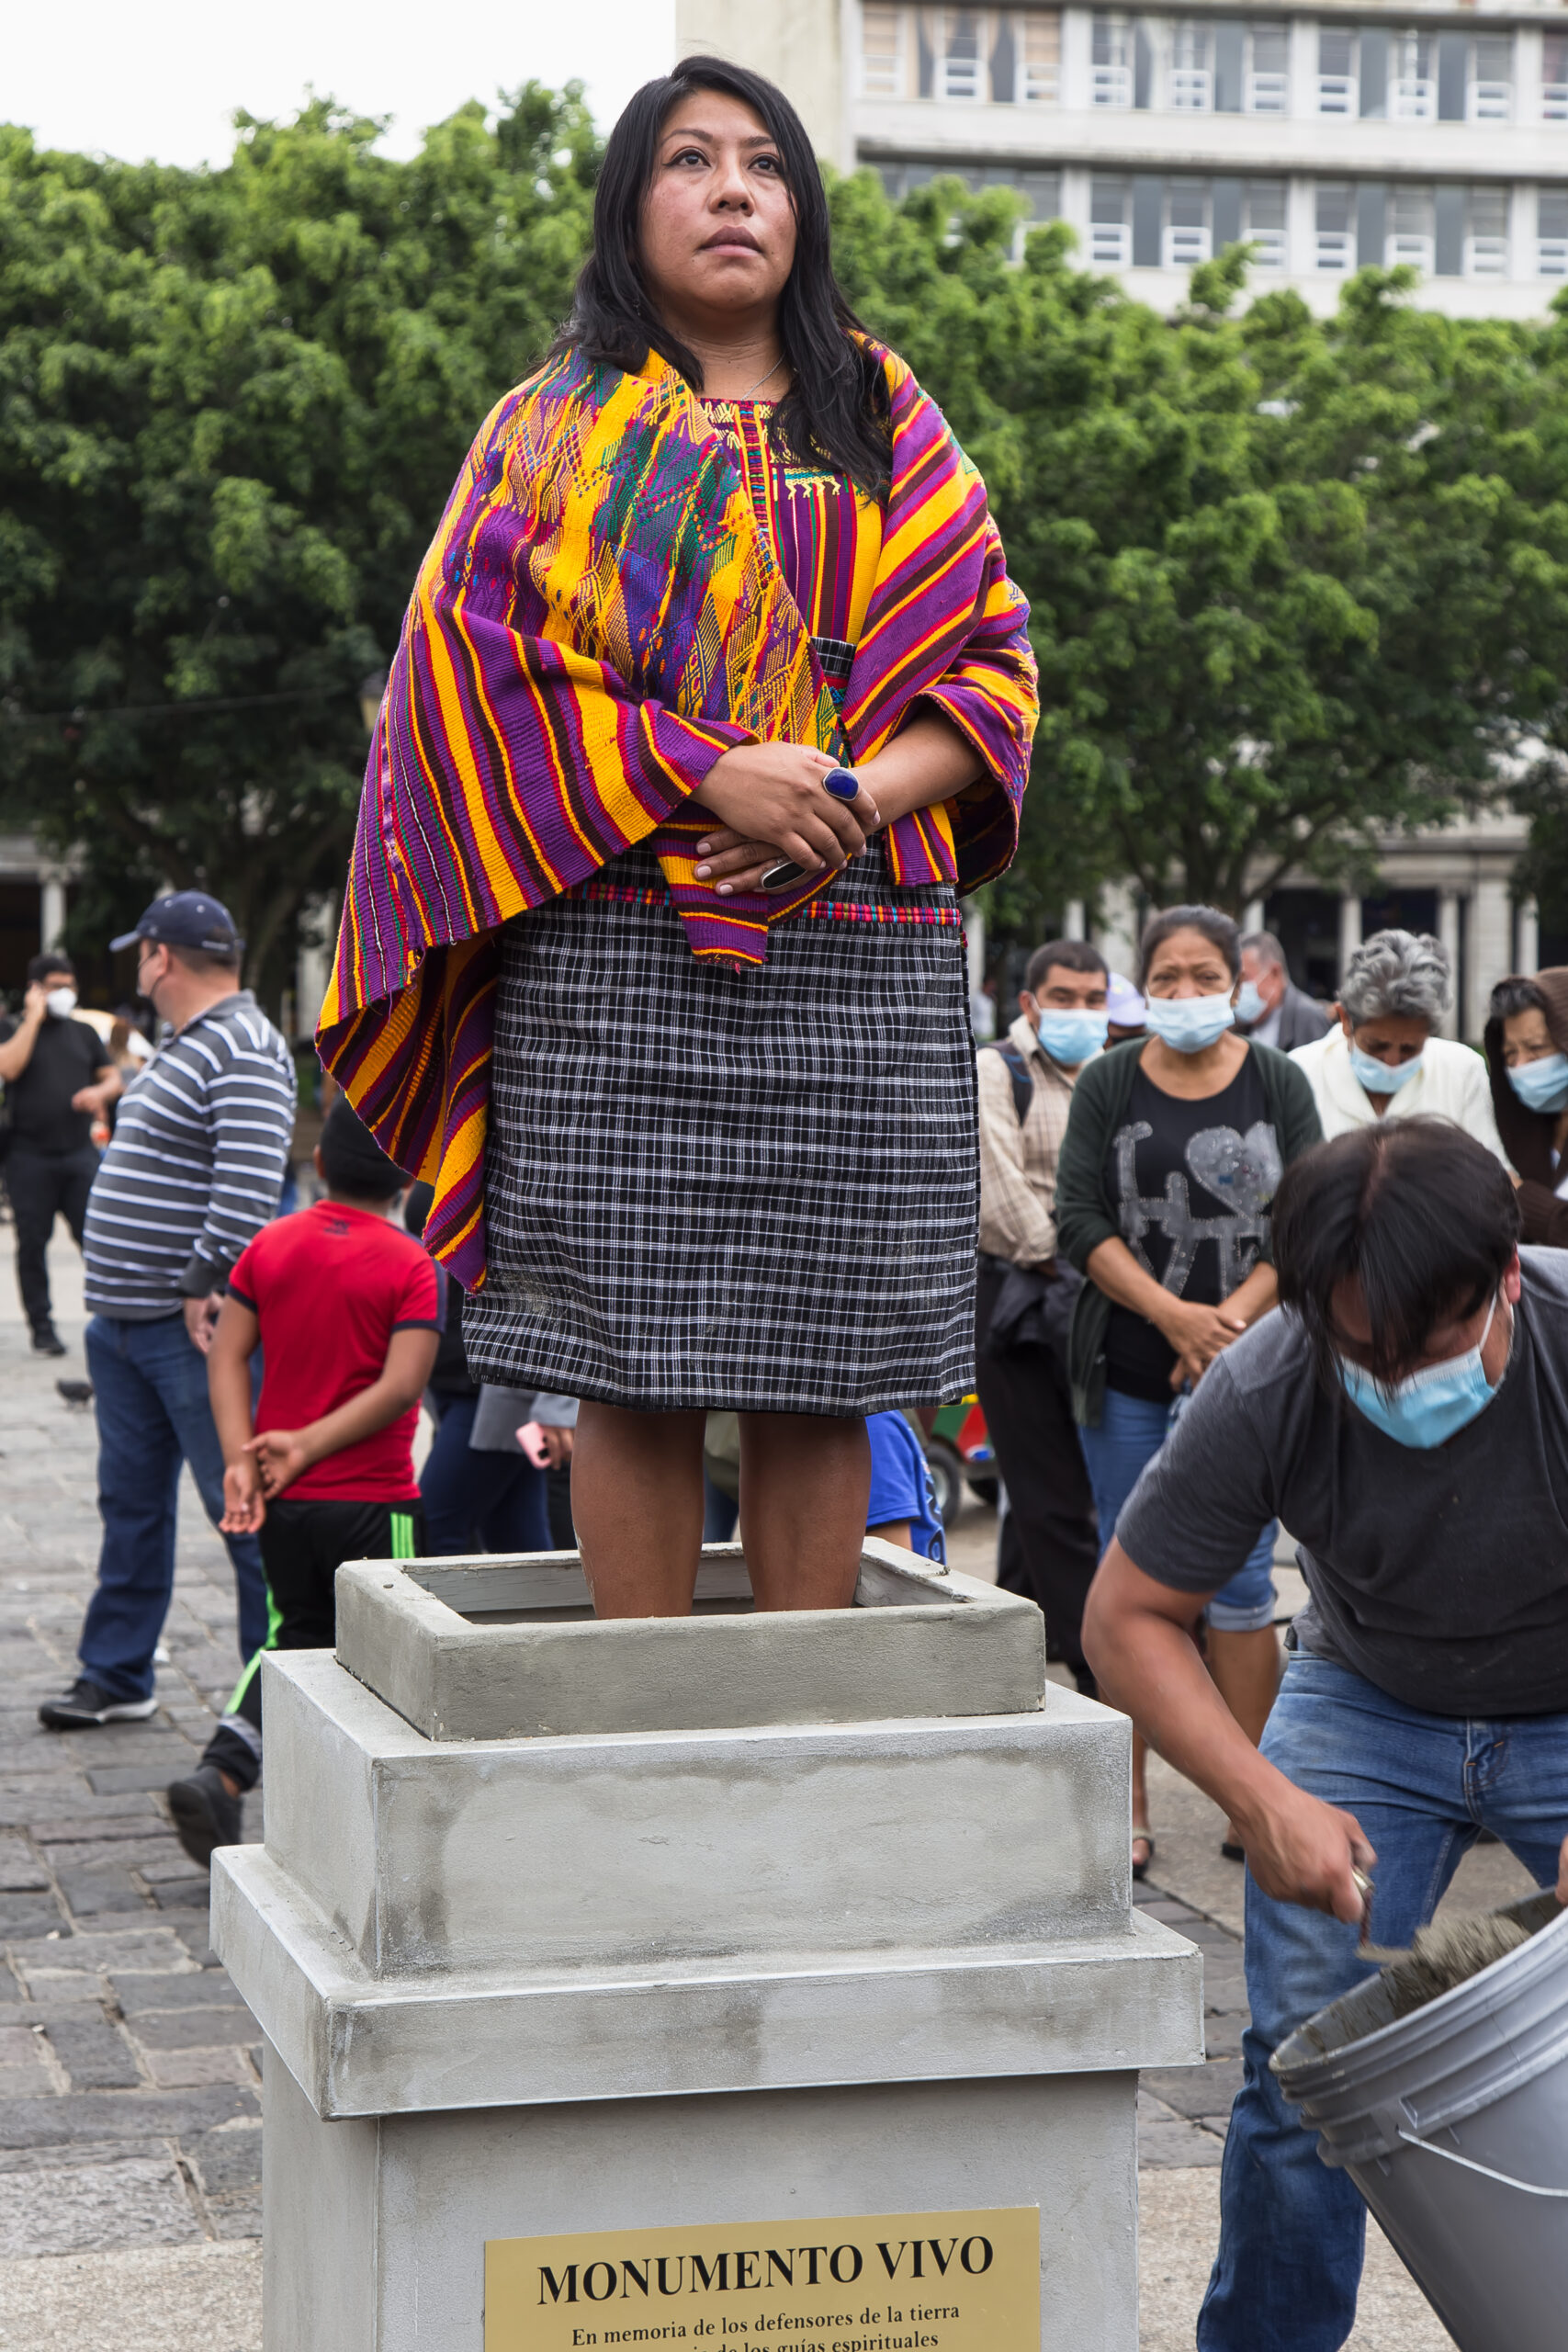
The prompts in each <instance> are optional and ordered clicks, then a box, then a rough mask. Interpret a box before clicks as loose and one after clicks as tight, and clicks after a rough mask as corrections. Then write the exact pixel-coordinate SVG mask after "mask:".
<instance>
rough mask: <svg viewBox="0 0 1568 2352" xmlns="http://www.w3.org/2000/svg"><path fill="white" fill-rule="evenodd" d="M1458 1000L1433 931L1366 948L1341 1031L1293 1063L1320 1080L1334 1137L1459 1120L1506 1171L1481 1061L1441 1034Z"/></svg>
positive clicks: (1324, 1116)
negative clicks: (1393, 1123)
mask: <svg viewBox="0 0 1568 2352" xmlns="http://www.w3.org/2000/svg"><path fill="white" fill-rule="evenodd" d="M1452 1000H1453V980H1452V976H1451V974H1450V969H1449V959H1448V956H1447V955H1446V954H1445V952H1444V950H1443V945H1442V943H1441V941H1440V940H1437V939H1434V938H1433V937H1432V935H1431V933H1429V932H1423V933H1420V935H1419V936H1417V934H1416V933H1414V932H1408V931H1378V932H1374V933H1372V936H1371V938H1370V939H1364V940H1363V941H1362V942H1361V944H1360V945H1359V947H1358V948H1357V949H1356V950H1355V951H1354V953H1353V954H1352V956H1351V957H1350V960H1349V962H1348V964H1347V965H1346V967H1345V978H1344V979H1343V981H1342V983H1341V985H1340V989H1339V1002H1338V1005H1337V1008H1336V1010H1337V1012H1338V1015H1339V1019H1338V1023H1337V1025H1336V1026H1334V1027H1331V1028H1330V1029H1329V1031H1328V1034H1327V1035H1326V1036H1324V1037H1320V1038H1318V1039H1317V1041H1316V1042H1315V1044H1314V1045H1310V1046H1298V1047H1297V1048H1296V1050H1295V1052H1294V1053H1293V1054H1292V1057H1291V1058H1292V1061H1294V1062H1298V1063H1299V1064H1300V1065H1301V1068H1302V1069H1303V1070H1304V1071H1305V1072H1306V1074H1307V1077H1308V1079H1309V1080H1311V1083H1312V1091H1313V1094H1314V1097H1315V1099H1316V1103H1317V1115H1318V1117H1319V1119H1320V1120H1321V1121H1322V1123H1323V1132H1324V1134H1325V1136H1343V1135H1348V1134H1349V1132H1350V1130H1351V1128H1352V1127H1370V1126H1371V1125H1374V1123H1375V1122H1376V1121H1377V1120H1379V1119H1409V1118H1421V1117H1429V1118H1439V1119H1451V1120H1452V1121H1453V1123H1454V1125H1455V1126H1457V1127H1462V1128H1463V1129H1464V1131H1465V1133H1466V1134H1467V1135H1471V1136H1474V1137H1475V1140H1476V1142H1477V1143H1481V1144H1484V1145H1485V1147H1486V1148H1487V1150H1488V1151H1490V1152H1493V1153H1495V1156H1496V1158H1497V1159H1500V1160H1502V1162H1503V1164H1504V1166H1505V1167H1506V1165H1507V1159H1508V1155H1507V1153H1506V1151H1505V1150H1504V1148H1503V1145H1502V1140H1501V1138H1500V1136H1498V1133H1497V1122H1496V1120H1495V1118H1494V1117H1493V1115H1492V1105H1491V1103H1490V1101H1489V1100H1488V1096H1487V1087H1486V1072H1485V1069H1483V1065H1482V1062H1481V1060H1480V1057H1478V1056H1477V1055H1475V1054H1473V1053H1472V1051H1471V1049H1470V1047H1469V1046H1461V1045H1457V1044H1455V1042H1454V1040H1453V1039H1452V1038H1451V1037H1439V1036H1438V1035H1435V1034H1434V1033H1435V1031H1436V1029H1437V1026H1438V1022H1439V1021H1440V1020H1441V1018H1442V1016H1443V1013H1444V1012H1445V1011H1446V1010H1447V1008H1448V1006H1449V1005H1450V1003H1451V1001H1452Z"/></svg>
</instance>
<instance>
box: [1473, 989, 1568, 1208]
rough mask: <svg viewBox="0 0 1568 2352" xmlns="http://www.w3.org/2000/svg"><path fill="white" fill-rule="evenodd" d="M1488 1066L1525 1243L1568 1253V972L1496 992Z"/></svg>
mask: <svg viewBox="0 0 1568 2352" xmlns="http://www.w3.org/2000/svg"><path fill="white" fill-rule="evenodd" d="M1491 1014H1492V1017H1491V1019H1490V1020H1489V1021H1488V1022H1487V1023H1486V1040H1485V1043H1486V1068H1487V1072H1488V1075H1489V1076H1490V1078H1491V1081H1492V1101H1493V1103H1494V1105H1495V1109H1496V1113H1497V1126H1498V1129H1499V1132H1500V1133H1501V1135H1502V1138H1503V1142H1504V1144H1505V1146H1506V1149H1507V1155H1508V1158H1509V1159H1511V1160H1512V1161H1513V1163H1514V1166H1515V1167H1516V1168H1517V1170H1518V1177H1517V1182H1518V1188H1519V1213H1520V1215H1521V1216H1522V1217H1523V1219H1524V1238H1525V1239H1526V1240H1527V1241H1536V1242H1544V1243H1546V1244H1547V1245H1548V1247H1550V1248H1551V1249H1553V1250H1568V1159H1564V1157H1563V1154H1564V1152H1565V1150H1568V1050H1565V1048H1568V970H1563V969H1558V970H1554V971H1549V972H1537V973H1536V974H1535V976H1534V977H1533V978H1529V979H1526V978H1523V977H1522V976H1521V975H1519V974H1517V973H1510V975H1509V976H1508V978H1506V979H1504V980H1499V981H1498V983H1497V985H1496V987H1495V989H1493V991H1492V1008H1491Z"/></svg>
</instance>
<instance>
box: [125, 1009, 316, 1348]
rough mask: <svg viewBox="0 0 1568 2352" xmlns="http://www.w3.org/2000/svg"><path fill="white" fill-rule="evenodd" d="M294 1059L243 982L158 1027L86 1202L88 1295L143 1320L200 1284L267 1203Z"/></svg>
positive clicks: (285, 1142) (199, 1293)
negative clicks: (166, 1028)
mask: <svg viewBox="0 0 1568 2352" xmlns="http://www.w3.org/2000/svg"><path fill="white" fill-rule="evenodd" d="M294 1094H295V1086H294V1064H293V1061H292V1059H291V1057H290V1056H289V1052H288V1046H286V1045H285V1044H284V1042H283V1040H282V1038H281V1037H280V1036H279V1035H278V1034H277V1031H276V1029H275V1028H274V1027H273V1025H272V1023H271V1022H270V1021H269V1020H268V1019H267V1017H266V1015H265V1012H260V1011H259V1010H258V1008H257V1005H256V1001H255V999H254V996H253V995H252V994H251V992H250V990H249V989H237V990H236V991H235V993H234V994H233V995H232V996H226V997H222V998H220V1000H219V1001H218V1002H217V1003H216V1004H214V1005H210V1006H209V1008H208V1010H207V1011H206V1012H198V1013H197V1016H196V1018H195V1020H194V1021H191V1022H188V1023H186V1027H185V1028H183V1029H182V1030H181V1031H180V1032H179V1034H178V1035H177V1036H175V1035H167V1036H165V1038H164V1042H163V1044H162V1045H161V1046H159V1049H158V1051H157V1053H156V1054H154V1056H153V1057H152V1060H151V1061H150V1062H149V1063H148V1064H147V1065H146V1067H145V1069H141V1070H140V1071H139V1072H138V1073H137V1075H136V1077H135V1078H134V1079H132V1080H131V1082H130V1086H129V1087H128V1088H127V1090H126V1091H125V1093H124V1094H123V1095H122V1096H121V1097H120V1100H119V1105H118V1113H117V1115H116V1119H115V1129H114V1136H113V1139H112V1140H111V1142H110V1144H109V1148H108V1149H107V1151H106V1152H105V1154H104V1156H103V1159H102V1161H101V1163H100V1165H99V1168H98V1172H97V1174H96V1177H95V1178H94V1180H93V1190H92V1193H91V1194H90V1196H89V1198H88V1202H87V1227H86V1235H85V1240H84V1243H83V1250H84V1255H85V1258H86V1261H87V1288H86V1296H87V1306H88V1309H89V1311H90V1312H91V1313H92V1314H95V1315H115V1316H120V1317H124V1318H125V1320H127V1321H128V1322H132V1323H151V1322H153V1321H155V1320H156V1319H157V1318H158V1317H160V1316H165V1315H175V1314H177V1313H178V1312H179V1309H180V1306H181V1302H182V1301H183V1300H184V1299H186V1298H205V1297H206V1296H207V1295H208V1294H209V1292H210V1291H213V1290H216V1289H218V1288H219V1287H220V1284H221V1283H223V1281H224V1280H225V1278H226V1277H227V1275H228V1272H229V1269H230V1268H231V1266H232V1265H233V1264H234V1262H235V1261H236V1259H237V1258H238V1257H239V1255H240V1252H241V1250H243V1249H244V1247H245V1245H246V1244H247V1242H249V1241H250V1239H251V1238H252V1237H253V1235H254V1234H255V1233H257V1232H259V1231H260V1229H261V1227H263V1226H264V1225H265V1223H266V1221H267V1219H268V1218H269V1217H271V1216H276V1213H277V1197H278V1193H279V1191H280V1189H281V1187H282V1183H283V1171H284V1165H285V1162H286V1161H287V1159H288V1147H289V1142H290V1139H291V1137H292V1135H293V1130H294Z"/></svg>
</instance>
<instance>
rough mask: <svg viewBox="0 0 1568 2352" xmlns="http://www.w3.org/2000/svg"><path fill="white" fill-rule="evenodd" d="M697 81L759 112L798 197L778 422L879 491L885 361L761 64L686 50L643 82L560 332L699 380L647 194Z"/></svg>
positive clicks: (609, 155) (634, 363)
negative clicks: (660, 290) (662, 312)
mask: <svg viewBox="0 0 1568 2352" xmlns="http://www.w3.org/2000/svg"><path fill="white" fill-rule="evenodd" d="M695 90H720V91H722V92H724V94H725V95H726V96H728V97H732V98H739V101H740V103H741V104H742V106H748V107H750V108H751V110H752V112H753V113H754V114H756V115H757V116H758V117H759V118H760V119H761V122H762V123H763V125H764V127H765V128H766V130H767V132H768V135H769V137H770V138H771V139H772V140H773V141H774V142H775V144H776V145H777V148H778V151H779V159H780V161H781V163H782V164H783V165H784V179H785V181H786V183H787V184H788V187H789V192H790V199H791V201H792V203H793V204H794V207H795V266H794V268H793V269H792V270H791V271H790V274H789V277H788V278H787V280H786V281H785V284H784V292H783V294H782V296H781V297H780V300H779V340H780V342H781V343H782V345H784V357H785V359H786V360H787V361H788V362H789V367H790V373H791V378H792V381H791V384H790V389H789V390H788V392H787V393H786V395H785V397H784V400H783V401H781V402H780V404H779V406H778V409H777V410H776V412H775V414H774V424H775V427H776V429H777V430H778V432H779V433H780V434H781V435H782V436H783V438H784V440H785V441H786V442H787V444H788V446H789V447H790V449H791V450H792V451H793V452H794V454H795V456H796V457H797V458H800V459H802V460H803V461H808V460H809V459H810V458H811V457H812V456H813V455H814V454H819V455H820V456H821V457H823V458H827V459H828V460H829V462H830V463H831V464H832V465H833V466H834V467H835V468H836V469H838V470H839V471H840V473H844V474H847V475H848V476H849V478H850V480H851V481H852V482H854V483H855V484H856V486H857V487H858V488H859V489H861V490H863V491H864V492H866V493H867V494H868V495H871V496H874V495H875V494H876V493H877V492H879V491H881V490H882V489H883V488H885V487H886V482H887V479H888V473H889V435H888V428H887V423H886V413H887V399H886V387H885V384H884V379H883V375H882V370H881V368H880V367H879V366H878V364H877V362H876V361H875V360H874V359H873V358H872V357H871V356H870V355H869V354H868V353H867V352H866V351H865V350H864V349H863V347H862V346H861V345H859V344H856V343H852V341H851V339H850V331H851V329H852V328H855V327H859V325H860V321H859V320H858V319H857V318H856V316H855V314H854V312H853V311H852V310H851V308H850V306H849V304H848V302H847V301H846V300H844V296H843V293H842V290H841V289H840V286H839V283H838V280H837V279H836V278H835V277H834V276H833V256H832V240H831V234H830V232H829V224H828V203H827V198H825V196H824V195H823V193H822V180H821V175H820V174H819V173H818V169H817V158H816V156H815V155H814V154H813V153H812V150H811V141H810V140H809V139H808V138H807V135H806V127H805V125H804V124H803V123H802V121H801V119H800V117H799V116H798V115H797V114H796V112H795V108H794V107H792V106H791V104H790V102H789V100H788V99H787V98H786V97H785V96H784V92H783V91H782V90H780V89H777V88H775V86H774V85H773V83H772V82H768V81H764V79H763V78H762V76H761V74H750V73H748V72H747V70H746V68H745V67H744V66H742V65H731V64H729V63H728V62H727V61H726V60H725V59H724V58H722V57H688V58H685V59H683V60H682V63H681V64H680V65H678V66H677V67H676V69H675V71H674V73H673V74H665V75H663V76H662V77H661V78H660V80H659V81H657V82H645V83H644V84H643V85H642V87H641V89H640V90H638V91H637V95H636V96H635V97H634V98H633V99H632V100H631V103H630V104H629V105H628V106H627V107H626V111H625V113H624V114H623V115H622V116H621V118H620V120H619V121H618V122H617V123H616V125H615V129H614V130H613V131H612V132H611V133H610V141H609V144H608V146H607V147H606V149H605V151H604V164H603V165H602V167H601V170H600V174H599V182H598V187H597V188H596V190H595V192H594V198H593V250H592V253H591V254H589V256H588V259H587V260H586V261H585V262H584V263H583V265H582V269H581V275H580V277H579V278H578V281H577V295H576V300H575V302H574V304H573V307H572V314H571V317H570V321H569V322H568V323H567V326H566V328H565V329H564V331H563V334H562V338H561V340H562V343H563V345H576V346H577V347H578V348H579V349H581V351H582V352H584V353H585V354H586V356H588V357H589V358H590V359H592V360H595V361H597V362H600V363H601V364H604V365H608V366H610V367H613V368H626V370H627V371H628V373H632V374H635V373H636V372H637V369H639V368H643V367H645V366H646V365H647V362H648V353H649V345H652V347H653V349H654V350H655V351H658V352H661V353H662V354H663V356H664V357H665V358H666V359H668V360H669V362H670V364H671V367H672V368H679V369H680V371H681V373H682V376H683V377H684V378H685V379H686V381H687V383H688V384H690V385H691V387H692V389H693V390H694V391H695V392H700V391H701V390H702V388H703V371H702V366H701V363H700V362H699V361H698V359H697V358H696V356H695V355H694V353H692V352H690V351H688V350H687V348H686V346H685V345H684V344H683V343H682V342H680V341H679V340H678V339H677V337H676V336H675V335H673V334H671V332H670V329H669V328H668V327H667V326H666V325H665V323H664V322H663V321H662V320H661V319H660V316H659V313H658V311H656V310H655V308H654V305H653V302H652V300H651V299H650V297H649V292H648V288H647V287H646V286H645V285H644V283H643V275H642V261H641V223H642V208H643V201H644V198H646V197H647V194H648V191H649V187H650V186H651V184H652V180H653V175H654V171H655V168H656V165H657V163H658V156H659V141H660V134H661V132H662V131H663V129H664V125H665V123H666V122H667V121H668V119H669V117H670V113H671V108H672V107H675V106H677V105H679V104H680V102H681V101H682V99H683V98H686V97H689V96H691V95H692V93H693V92H694V91H695Z"/></svg>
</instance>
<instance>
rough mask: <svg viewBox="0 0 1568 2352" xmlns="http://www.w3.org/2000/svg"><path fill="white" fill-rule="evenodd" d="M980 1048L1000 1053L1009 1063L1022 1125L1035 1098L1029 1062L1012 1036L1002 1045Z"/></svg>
mask: <svg viewBox="0 0 1568 2352" xmlns="http://www.w3.org/2000/svg"><path fill="white" fill-rule="evenodd" d="M980 1050H981V1052H982V1053H986V1054H1000V1056H1001V1057H1002V1059H1003V1061H1004V1062H1005V1063H1006V1064H1007V1073H1008V1076H1009V1077H1010V1079H1011V1080H1012V1107H1013V1109H1014V1111H1015V1112H1016V1113H1017V1114H1018V1124H1019V1125H1020V1126H1022V1125H1023V1123H1024V1121H1025V1119H1027V1118H1028V1116H1029V1106H1030V1104H1031V1103H1032V1102H1033V1100H1034V1080H1033V1079H1032V1078H1031V1076H1030V1074H1029V1065H1028V1063H1027V1062H1026V1061H1025V1060H1024V1058H1023V1056H1022V1055H1021V1053H1020V1052H1019V1050H1018V1047H1017V1046H1015V1045H1014V1044H1013V1042H1012V1040H1011V1038H1008V1039H1007V1040H1006V1042H1005V1043H1003V1044H1001V1045H997V1046H981V1048H980Z"/></svg>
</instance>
